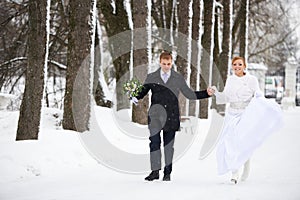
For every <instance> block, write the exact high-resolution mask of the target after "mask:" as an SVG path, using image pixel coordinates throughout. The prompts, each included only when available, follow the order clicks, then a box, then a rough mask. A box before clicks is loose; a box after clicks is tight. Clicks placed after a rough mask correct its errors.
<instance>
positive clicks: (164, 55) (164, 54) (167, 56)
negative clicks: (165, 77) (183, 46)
mask: <svg viewBox="0 0 300 200" xmlns="http://www.w3.org/2000/svg"><path fill="white" fill-rule="evenodd" d="M162 59H167V60H169V59H171V60H172V54H171V53H170V52H168V51H164V52H162V53H161V54H160V56H159V60H160V61H161V60H162Z"/></svg>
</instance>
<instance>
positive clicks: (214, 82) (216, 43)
mask: <svg viewBox="0 0 300 200" xmlns="http://www.w3.org/2000/svg"><path fill="white" fill-rule="evenodd" d="M220 10H221V9H220V7H215V25H214V47H213V66H212V85H216V86H217V85H218V82H219V80H220V76H219V73H218V72H219V69H218V67H217V64H218V63H219V54H220V46H219V44H220V43H219V42H220V41H219V35H220V31H219V30H220V17H219V16H220V12H221V11H220ZM211 108H214V109H217V104H216V98H214V97H213V98H212V104H211Z"/></svg>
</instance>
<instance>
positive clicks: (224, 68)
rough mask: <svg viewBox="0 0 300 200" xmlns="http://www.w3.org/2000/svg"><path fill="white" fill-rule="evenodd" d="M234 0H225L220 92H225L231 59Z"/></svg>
mask: <svg viewBox="0 0 300 200" xmlns="http://www.w3.org/2000/svg"><path fill="white" fill-rule="evenodd" d="M232 4H233V2H232V0H229V1H228V0H223V38H222V51H221V54H220V58H219V63H218V67H219V72H220V75H221V79H222V82H221V83H220V84H219V85H218V86H219V89H220V91H222V90H223V88H224V85H225V82H226V79H227V75H228V67H229V65H230V59H231V51H232V49H231V44H232V38H231V30H232V11H233V5H232Z"/></svg>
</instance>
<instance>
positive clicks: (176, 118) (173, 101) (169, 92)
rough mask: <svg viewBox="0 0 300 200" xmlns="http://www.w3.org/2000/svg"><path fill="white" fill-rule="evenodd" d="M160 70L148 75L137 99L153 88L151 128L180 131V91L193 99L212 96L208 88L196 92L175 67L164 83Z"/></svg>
mask: <svg viewBox="0 0 300 200" xmlns="http://www.w3.org/2000/svg"><path fill="white" fill-rule="evenodd" d="M160 70H161V69H160V68H159V69H158V70H156V71H155V72H153V73H150V74H148V75H147V78H146V80H145V83H144V87H143V89H142V91H141V92H140V93H139V95H138V96H137V99H142V98H143V97H144V96H145V95H147V93H148V92H149V90H151V92H152V96H151V106H150V108H149V111H148V125H149V128H150V129H153V128H155V129H158V130H161V129H163V130H164V131H178V130H179V127H180V113H179V105H178V95H179V92H182V94H183V95H184V96H185V97H186V98H188V99H193V100H196V99H203V98H208V97H210V96H209V95H208V94H207V91H206V90H203V91H196V92H195V91H193V90H192V89H190V88H189V87H188V85H187V84H186V81H185V79H184V77H183V76H182V75H180V74H179V73H177V72H175V71H174V70H173V69H172V70H171V76H170V77H169V79H168V81H167V82H166V83H164V82H163V80H162V78H161V76H160Z"/></svg>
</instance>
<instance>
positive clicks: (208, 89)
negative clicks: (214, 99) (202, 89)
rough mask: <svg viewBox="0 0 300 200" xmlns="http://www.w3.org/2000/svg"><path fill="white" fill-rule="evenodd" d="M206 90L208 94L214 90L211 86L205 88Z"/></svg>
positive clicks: (211, 93)
mask: <svg viewBox="0 0 300 200" xmlns="http://www.w3.org/2000/svg"><path fill="white" fill-rule="evenodd" d="M206 91H207V94H208V95H209V96H212V95H213V94H214V93H215V90H214V89H212V88H211V87H208V88H207V89H206Z"/></svg>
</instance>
